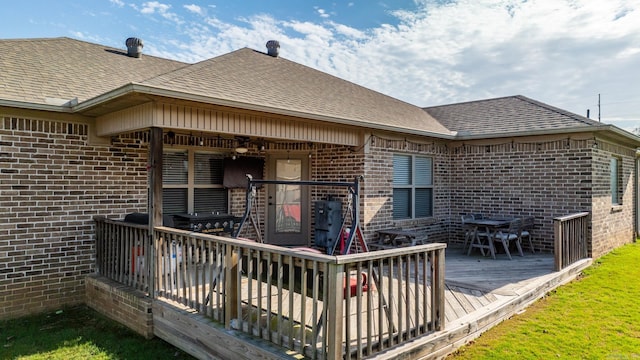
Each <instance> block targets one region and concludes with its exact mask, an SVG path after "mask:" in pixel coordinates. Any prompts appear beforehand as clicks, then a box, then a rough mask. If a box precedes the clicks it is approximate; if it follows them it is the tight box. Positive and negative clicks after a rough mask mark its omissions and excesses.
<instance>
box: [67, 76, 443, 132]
mask: <svg viewBox="0 0 640 360" xmlns="http://www.w3.org/2000/svg"><path fill="white" fill-rule="evenodd" d="M133 93H139V94H145V95H152V96H160V97H167V98H174V99H180V100H185V101H193V102H200V103H206V104H212V105H220V106H227V107H233V108H240V109H247V110H253V111H260V112H265V113H271V114H278V115H284V116H292V117H299V118H304V119H310V120H318V121H324V122H332V123H336V124H342V125H349V126H357V127H366V128H370V129H374V130H385V131H394V132H401V133H404V134H408V135H418V136H430V137H436V138H442V139H448V140H452V139H454V138H455V133H454V134H443V133H437V132H430V131H425V130H419V129H406V128H400V127H395V126H391V125H384V124H373V123H369V122H365V121H360V120H354V119H347V118H339V117H334V116H327V115H320V114H312V113H306V112H302V111H295V110H288V109H282V108H276V107H270V106H265V105H259V104H252V103H247V102H241V101H236V100H229V99H222V98H216V97H211V96H206V95H198V94H192V93H188V92H181V91H175V90H171V89H166V88H162V87H155V86H149V85H145V84H138V83H129V84H126V85H123V86H121V87H119V88H117V89H114V90H112V91H109V92H107V93H104V94H102V95H99V96H96V97H94V98H91V99H89V100H86V101H83V102H81V103H79V104H77V105H75V106H74V107H73V111H74V112H84V111H88V110H91V109H92V108H95V107H97V106H100V105H101V104H104V103H106V102H108V101H112V100H115V99H117V98H120V97H123V96H126V95H128V94H133Z"/></svg>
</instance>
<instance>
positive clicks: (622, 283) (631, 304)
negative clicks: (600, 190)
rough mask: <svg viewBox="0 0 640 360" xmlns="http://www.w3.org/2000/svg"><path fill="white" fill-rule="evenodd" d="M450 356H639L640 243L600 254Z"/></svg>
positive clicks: (462, 357) (614, 357) (628, 357)
mask: <svg viewBox="0 0 640 360" xmlns="http://www.w3.org/2000/svg"><path fill="white" fill-rule="evenodd" d="M450 358H451V359H640V244H637V243H636V244H630V245H626V246H623V247H621V248H619V249H617V250H614V251H613V252H611V253H610V254H608V255H606V256H604V257H602V258H600V259H598V260H597V261H596V262H594V264H593V266H591V267H590V268H588V269H587V270H585V271H584V274H583V276H581V277H580V278H579V279H578V280H576V281H574V282H571V283H570V284H567V285H566V286H563V287H561V288H559V289H557V290H556V291H554V292H552V293H550V294H549V295H548V296H546V297H545V298H543V299H541V300H540V301H538V302H536V303H535V304H533V305H532V306H531V307H529V308H528V309H526V311H525V312H524V313H522V314H520V315H517V316H514V317H513V318H511V319H509V320H506V321H504V322H503V323H501V324H499V325H498V326H496V327H494V328H492V329H491V330H489V331H487V332H486V333H484V334H482V335H481V336H480V337H479V338H478V339H476V341H474V342H473V343H471V344H469V345H467V346H465V347H463V348H461V349H459V350H458V351H457V352H456V353H455V354H454V355H452V356H450Z"/></svg>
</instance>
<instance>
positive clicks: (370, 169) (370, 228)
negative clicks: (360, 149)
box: [363, 136, 452, 242]
mask: <svg viewBox="0 0 640 360" xmlns="http://www.w3.org/2000/svg"><path fill="white" fill-rule="evenodd" d="M366 149H367V150H366V164H365V166H364V169H365V171H364V174H365V195H364V205H363V207H364V210H365V214H364V222H365V226H366V231H365V234H366V236H367V238H369V239H375V237H376V233H375V232H376V231H377V230H381V229H384V228H392V227H399V228H403V229H405V230H419V231H422V232H424V233H425V234H426V235H427V236H428V237H429V240H430V241H434V242H448V241H449V233H448V231H449V218H450V210H449V209H450V199H449V193H450V190H449V189H450V186H451V184H452V183H451V181H450V174H449V173H450V166H449V155H448V150H447V146H446V145H445V144H444V143H424V140H422V142H419V140H416V141H410V142H406V141H405V140H404V139H403V140H394V139H384V138H382V137H376V136H373V137H372V139H370V141H369V146H368V147H367V148H366ZM396 153H403V154H416V155H424V156H431V157H432V158H433V194H434V199H433V201H434V209H433V211H434V214H433V217H430V218H425V219H413V220H394V219H393V202H392V198H393V188H392V187H393V155H394V154H396Z"/></svg>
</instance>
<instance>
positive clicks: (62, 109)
mask: <svg viewBox="0 0 640 360" xmlns="http://www.w3.org/2000/svg"><path fill="white" fill-rule="evenodd" d="M0 106H4V107H12V108H20V109H28V110H40V111H51V112H59V113H67V114H71V113H73V112H74V111H73V109H72V108H71V107H69V106H60V105H49V104H38V103H32V102H26V101H15V100H5V99H0Z"/></svg>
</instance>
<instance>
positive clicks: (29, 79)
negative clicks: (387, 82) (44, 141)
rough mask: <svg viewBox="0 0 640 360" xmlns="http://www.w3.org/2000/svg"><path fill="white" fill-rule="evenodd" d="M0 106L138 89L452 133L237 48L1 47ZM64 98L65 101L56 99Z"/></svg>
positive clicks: (22, 42)
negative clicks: (163, 51)
mask: <svg viewBox="0 0 640 360" xmlns="http://www.w3.org/2000/svg"><path fill="white" fill-rule="evenodd" d="M0 69H1V71H0V100H9V101H21V102H26V103H33V104H50V105H61V104H62V103H63V102H65V101H69V100H72V99H74V98H77V99H78V102H79V103H82V102H83V101H85V100H88V99H91V98H94V97H96V96H98V95H103V94H106V93H109V92H110V91H113V90H115V89H118V88H120V87H122V86H124V85H126V84H142V85H146V86H149V87H154V88H162V89H165V90H168V91H173V92H180V93H186V94H194V95H198V96H204V97H207V98H209V99H212V102H213V101H214V100H215V99H222V100H231V101H234V102H236V103H245V104H249V105H258V106H262V107H265V108H267V109H274V110H278V109H279V110H283V111H290V112H296V113H300V114H303V116H304V114H309V115H310V116H311V115H313V116H316V117H320V118H328V119H335V120H336V121H338V122H347V123H354V124H357V125H361V126H371V127H374V128H383V129H393V130H397V131H403V132H414V133H420V134H425V133H435V134H444V135H447V136H449V135H451V134H450V132H449V131H448V130H447V129H446V128H445V127H444V126H442V125H441V124H440V123H438V122H437V121H436V120H435V119H433V118H432V117H431V116H430V115H429V114H428V113H426V112H425V111H423V110H422V109H421V108H419V107H417V106H414V105H411V104H408V103H405V102H402V101H400V100H398V99H395V98H392V97H390V96H386V95H383V94H381V93H378V92H375V91H372V90H369V89H367V88H364V87H362V86H359V85H356V84H354V83H351V82H348V81H345V80H343V79H340V78H337V77H334V76H331V75H329V74H326V73H323V72H321V71H318V70H314V69H312V68H309V67H306V66H304V65H301V64H297V63H295V62H292V61H289V60H286V59H284V58H281V57H272V56H269V55H267V54H265V53H262V52H259V51H255V50H251V49H247V48H244V49H240V50H237V51H234V52H231V53H228V54H225V55H222V56H218V57H216V58H212V59H209V60H205V61H202V62H199V63H196V64H185V63H181V62H178V61H172V60H167V59H162V58H157V57H153V56H148V55H142V57H141V58H132V57H129V56H127V55H126V50H121V49H115V48H110V47H106V46H102V45H97V44H91V43H88V42H84V41H79V40H73V39H70V38H53V39H15V40H1V41H0ZM55 99H61V100H64V101H55Z"/></svg>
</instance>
